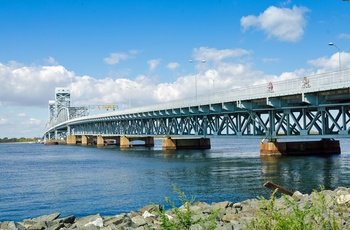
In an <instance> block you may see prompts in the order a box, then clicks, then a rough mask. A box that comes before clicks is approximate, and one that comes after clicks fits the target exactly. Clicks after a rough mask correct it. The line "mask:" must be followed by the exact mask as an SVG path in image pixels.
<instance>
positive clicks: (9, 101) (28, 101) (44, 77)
mask: <svg viewBox="0 0 350 230" xmlns="http://www.w3.org/2000/svg"><path fill="white" fill-rule="evenodd" d="M73 80H74V73H73V72H71V71H68V70H66V69H65V68H64V67H63V66H23V65H21V64H19V63H16V62H11V63H9V64H8V65H4V64H1V63H0V85H1V86H2V87H1V90H0V101H1V104H2V105H29V106H31V105H40V106H42V105H44V104H46V103H47V101H48V100H49V98H51V97H52V96H53V94H52V92H54V89H55V87H61V86H62V87H65V86H68V85H69V84H70V82H72V81H73Z"/></svg>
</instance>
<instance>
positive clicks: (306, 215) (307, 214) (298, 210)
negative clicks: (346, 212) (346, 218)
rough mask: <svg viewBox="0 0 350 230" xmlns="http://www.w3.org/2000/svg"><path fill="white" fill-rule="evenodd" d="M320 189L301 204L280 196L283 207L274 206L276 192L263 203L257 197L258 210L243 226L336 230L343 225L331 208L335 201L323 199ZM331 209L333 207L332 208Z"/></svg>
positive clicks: (263, 199)
mask: <svg viewBox="0 0 350 230" xmlns="http://www.w3.org/2000/svg"><path fill="white" fill-rule="evenodd" d="M323 190H324V188H323V187H321V191H320V192H318V191H314V192H313V194H312V195H311V196H310V199H309V200H308V201H307V202H305V203H304V204H303V205H301V203H298V202H297V201H295V200H294V199H292V198H291V197H290V196H286V195H282V198H283V201H284V208H278V207H277V206H276V196H275V194H276V192H277V189H276V190H275V191H274V192H273V193H272V195H271V196H270V199H269V200H267V199H265V198H263V197H260V198H259V200H260V201H261V207H260V209H259V210H258V215H257V217H256V218H254V219H253V220H252V221H251V222H250V223H248V224H247V228H248V229H271V230H286V229H293V230H309V229H310V230H311V229H324V230H331V229H334V230H337V229H341V226H342V225H341V223H343V219H342V215H337V214H336V212H334V211H333V210H332V208H330V207H332V206H334V205H336V206H338V205H337V202H335V199H334V198H332V199H330V200H329V199H328V200H327V199H326V196H325V193H324V192H323ZM333 208H334V207H333ZM338 208H339V207H338Z"/></svg>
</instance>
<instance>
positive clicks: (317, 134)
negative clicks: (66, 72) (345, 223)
mask: <svg viewBox="0 0 350 230" xmlns="http://www.w3.org/2000/svg"><path fill="white" fill-rule="evenodd" d="M69 96H70V92H69V89H65V88H56V101H49V112H50V120H49V122H48V123H47V126H46V132H45V135H44V137H45V138H46V139H47V140H58V139H64V140H66V142H67V144H76V143H77V142H81V144H90V143H97V144H98V145H103V144H105V143H106V140H111V139H113V140H114V142H115V143H117V144H119V145H120V146H121V147H129V146H130V142H131V141H132V140H143V141H144V142H145V144H146V145H148V146H152V145H154V138H155V137H157V138H163V140H162V147H163V148H164V149H178V148H204V149H205V148H210V138H211V137H217V136H220V137H230V138H242V137H245V138H259V139H261V140H262V142H261V145H260V153H261V154H267V155H274V154H277V155H279V154H284V153H288V152H308V151H309V152H325V153H340V146H339V141H336V140H334V139H336V138H349V137H350V135H349V134H350V124H349V122H350V113H349V106H350V69H346V70H341V71H336V72H327V73H323V74H317V75H312V76H307V77H304V78H303V79H300V78H294V79H290V80H285V81H276V82H271V83H269V84H267V85H266V84H263V85H254V86H251V87H248V88H239V87H237V88H234V89H230V90H225V91H221V92H216V93H213V94H208V95H203V96H198V97H196V98H189V99H181V100H174V101H169V102H164V103H160V104H155V105H150V106H144V107H138V108H129V109H124V110H118V109H117V110H116V111H111V112H106V113H102V114H95V115H89V109H88V107H70V98H69ZM113 108H114V107H113ZM281 139H282V140H283V139H294V140H295V139H299V140H302V141H297V142H295V141H294V142H280V140H281ZM307 139H317V140H320V141H310V140H307ZM277 140H279V141H277Z"/></svg>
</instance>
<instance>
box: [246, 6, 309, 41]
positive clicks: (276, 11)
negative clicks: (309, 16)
mask: <svg viewBox="0 0 350 230" xmlns="http://www.w3.org/2000/svg"><path fill="white" fill-rule="evenodd" d="M308 11H309V9H307V8H306V7H297V6H293V8H292V9H289V8H277V7H275V6H270V7H269V8H267V9H266V10H265V11H264V12H263V13H261V14H260V15H259V16H254V15H248V16H244V17H242V18H241V26H242V27H243V30H244V31H246V30H248V29H249V28H250V27H254V28H256V29H258V30H262V31H264V32H265V33H266V34H267V36H268V37H269V38H271V37H274V38H277V39H278V40H280V41H287V42H296V41H299V40H300V39H301V38H302V36H303V34H304V29H305V27H306V18H305V13H306V12H308Z"/></svg>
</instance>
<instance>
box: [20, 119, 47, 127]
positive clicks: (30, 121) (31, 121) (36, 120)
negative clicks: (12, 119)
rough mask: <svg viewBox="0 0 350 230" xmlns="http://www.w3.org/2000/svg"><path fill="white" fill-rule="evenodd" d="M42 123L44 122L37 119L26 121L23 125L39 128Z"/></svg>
mask: <svg viewBox="0 0 350 230" xmlns="http://www.w3.org/2000/svg"><path fill="white" fill-rule="evenodd" d="M41 122H42V121H41V120H39V119H36V118H29V119H28V120H24V121H23V122H22V125H30V126H32V125H34V126H37V125H40V124H41Z"/></svg>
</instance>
